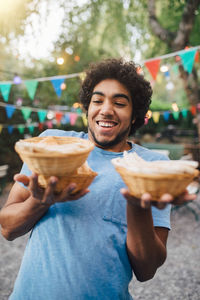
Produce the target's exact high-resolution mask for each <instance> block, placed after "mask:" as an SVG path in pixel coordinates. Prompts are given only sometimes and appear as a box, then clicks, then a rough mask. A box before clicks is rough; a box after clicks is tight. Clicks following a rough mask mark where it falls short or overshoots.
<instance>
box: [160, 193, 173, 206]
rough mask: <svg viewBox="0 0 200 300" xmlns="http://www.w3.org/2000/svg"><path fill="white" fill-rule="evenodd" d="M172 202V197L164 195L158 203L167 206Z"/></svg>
mask: <svg viewBox="0 0 200 300" xmlns="http://www.w3.org/2000/svg"><path fill="white" fill-rule="evenodd" d="M173 200H174V197H173V196H172V195H171V194H168V193H165V194H163V195H162V196H161V197H160V199H159V202H162V203H166V204H167V203H170V202H172V201H173Z"/></svg>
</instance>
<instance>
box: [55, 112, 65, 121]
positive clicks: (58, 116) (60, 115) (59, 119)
mask: <svg viewBox="0 0 200 300" xmlns="http://www.w3.org/2000/svg"><path fill="white" fill-rule="evenodd" d="M62 117H63V113H62V112H60V111H57V112H56V113H55V118H56V121H57V123H58V124H60V122H61V119H62Z"/></svg>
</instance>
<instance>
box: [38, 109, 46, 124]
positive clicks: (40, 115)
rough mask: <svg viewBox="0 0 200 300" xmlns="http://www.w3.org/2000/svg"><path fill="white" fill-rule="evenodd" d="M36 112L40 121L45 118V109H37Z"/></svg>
mask: <svg viewBox="0 0 200 300" xmlns="http://www.w3.org/2000/svg"><path fill="white" fill-rule="evenodd" d="M37 114H38V118H39V120H40V123H42V122H44V120H45V119H46V115H47V111H46V110H39V111H38V112H37Z"/></svg>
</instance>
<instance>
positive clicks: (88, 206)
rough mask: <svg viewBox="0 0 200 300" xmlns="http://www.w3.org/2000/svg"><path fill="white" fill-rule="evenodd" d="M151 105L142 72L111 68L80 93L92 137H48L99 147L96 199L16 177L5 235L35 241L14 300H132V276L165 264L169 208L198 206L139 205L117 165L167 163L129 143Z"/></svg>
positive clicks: (97, 69)
mask: <svg viewBox="0 0 200 300" xmlns="http://www.w3.org/2000/svg"><path fill="white" fill-rule="evenodd" d="M151 95H152V90H151V86H150V84H149V82H147V81H146V80H145V79H144V77H143V76H141V75H139V74H138V73H137V67H136V66H135V64H134V63H133V62H124V61H123V60H122V59H110V60H106V61H103V62H100V63H97V64H93V65H91V67H90V68H89V69H88V70H87V72H86V78H85V80H84V82H83V84H82V87H81V90H80V100H81V102H82V104H83V106H84V108H85V110H86V111H87V114H88V133H84V132H75V131H68V132H67V131H63V130H47V131H45V132H43V133H42V136H76V137H80V138H83V139H90V140H91V141H92V142H93V143H94V144H95V147H94V150H93V151H92V152H91V154H90V155H89V157H88V164H89V166H90V167H91V168H92V169H93V170H94V171H96V172H97V173H98V176H96V178H95V180H94V181H93V183H92V184H91V186H90V190H82V191H80V192H78V193H77V194H75V195H72V194H71V192H72V190H73V189H74V188H75V185H74V184H71V185H69V186H66V188H65V189H64V190H63V191H62V192H61V193H60V194H55V193H54V190H55V187H56V183H57V181H58V179H57V178H56V177H51V178H50V180H49V184H48V186H47V188H46V190H43V189H41V188H40V187H39V185H38V180H37V174H31V172H30V170H29V169H28V167H27V165H25V164H24V165H23V168H22V170H21V174H17V175H16V176H15V180H16V183H15V184H14V186H13V188H12V189H11V192H10V195H9V197H8V200H7V202H6V204H5V206H4V207H3V209H2V210H1V212H0V224H1V226H2V234H3V235H4V237H5V238H6V239H8V240H13V239H15V238H17V237H18V236H21V235H23V234H25V233H27V232H29V231H31V234H30V238H29V241H28V244H27V247H26V249H25V253H24V257H23V260H22V264H21V267H20V271H19V274H18V277H17V279H16V282H15V286H14V289H13V292H12V294H11V296H10V300H26V299H29V300H35V299H37V300H46V299H48V300H57V299H59V300H64V299H70V300H77V299H79V300H81V299H83V300H87V299H97V300H98V299H99V300H102V299H104V300H105V299H115V300H117V299H127V300H128V299H132V298H131V295H130V294H129V291H128V285H129V283H130V281H131V279H132V276H133V273H134V274H135V276H136V278H137V279H138V280H140V281H145V280H148V279H151V278H152V277H153V276H154V274H155V272H156V270H157V268H158V267H159V266H161V265H162V264H163V263H164V261H165V259H166V242H167V236H168V231H169V228H170V205H168V204H167V203H176V204H179V203H181V201H182V202H184V201H188V200H192V199H193V196H188V195H187V194H184V195H182V198H179V199H173V198H172V196H171V195H168V194H165V195H163V196H162V197H161V199H160V202H159V208H158V207H156V205H157V206H158V204H156V203H158V202H156V203H155V202H154V201H153V200H154V199H152V198H151V195H149V194H144V195H143V196H142V198H141V199H137V198H134V197H133V196H131V195H130V194H129V192H128V190H127V189H126V188H125V184H124V182H123V181H122V179H121V177H120V176H119V174H118V173H117V172H116V171H115V169H114V167H113V165H112V164H111V160H112V159H113V158H116V157H120V156H123V151H125V150H126V151H128V152H136V153H137V154H138V155H139V156H141V157H142V158H143V159H145V160H147V161H152V160H163V159H164V160H165V159H167V158H166V157H165V156H163V155H161V154H158V153H156V152H153V151H150V150H148V149H145V148H143V147H141V146H139V145H136V144H134V143H132V142H130V141H128V136H129V135H130V134H133V133H134V132H135V131H136V130H137V129H138V128H140V127H141V126H142V125H143V124H144V118H145V115H146V113H147V111H148V108H149V105H150V103H151ZM158 188H159V187H158ZM160 208H162V209H160Z"/></svg>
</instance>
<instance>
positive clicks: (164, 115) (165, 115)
mask: <svg viewBox="0 0 200 300" xmlns="http://www.w3.org/2000/svg"><path fill="white" fill-rule="evenodd" d="M169 116H170V112H169V111H164V113H163V118H164V120H165V121H166V122H168V121H169Z"/></svg>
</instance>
